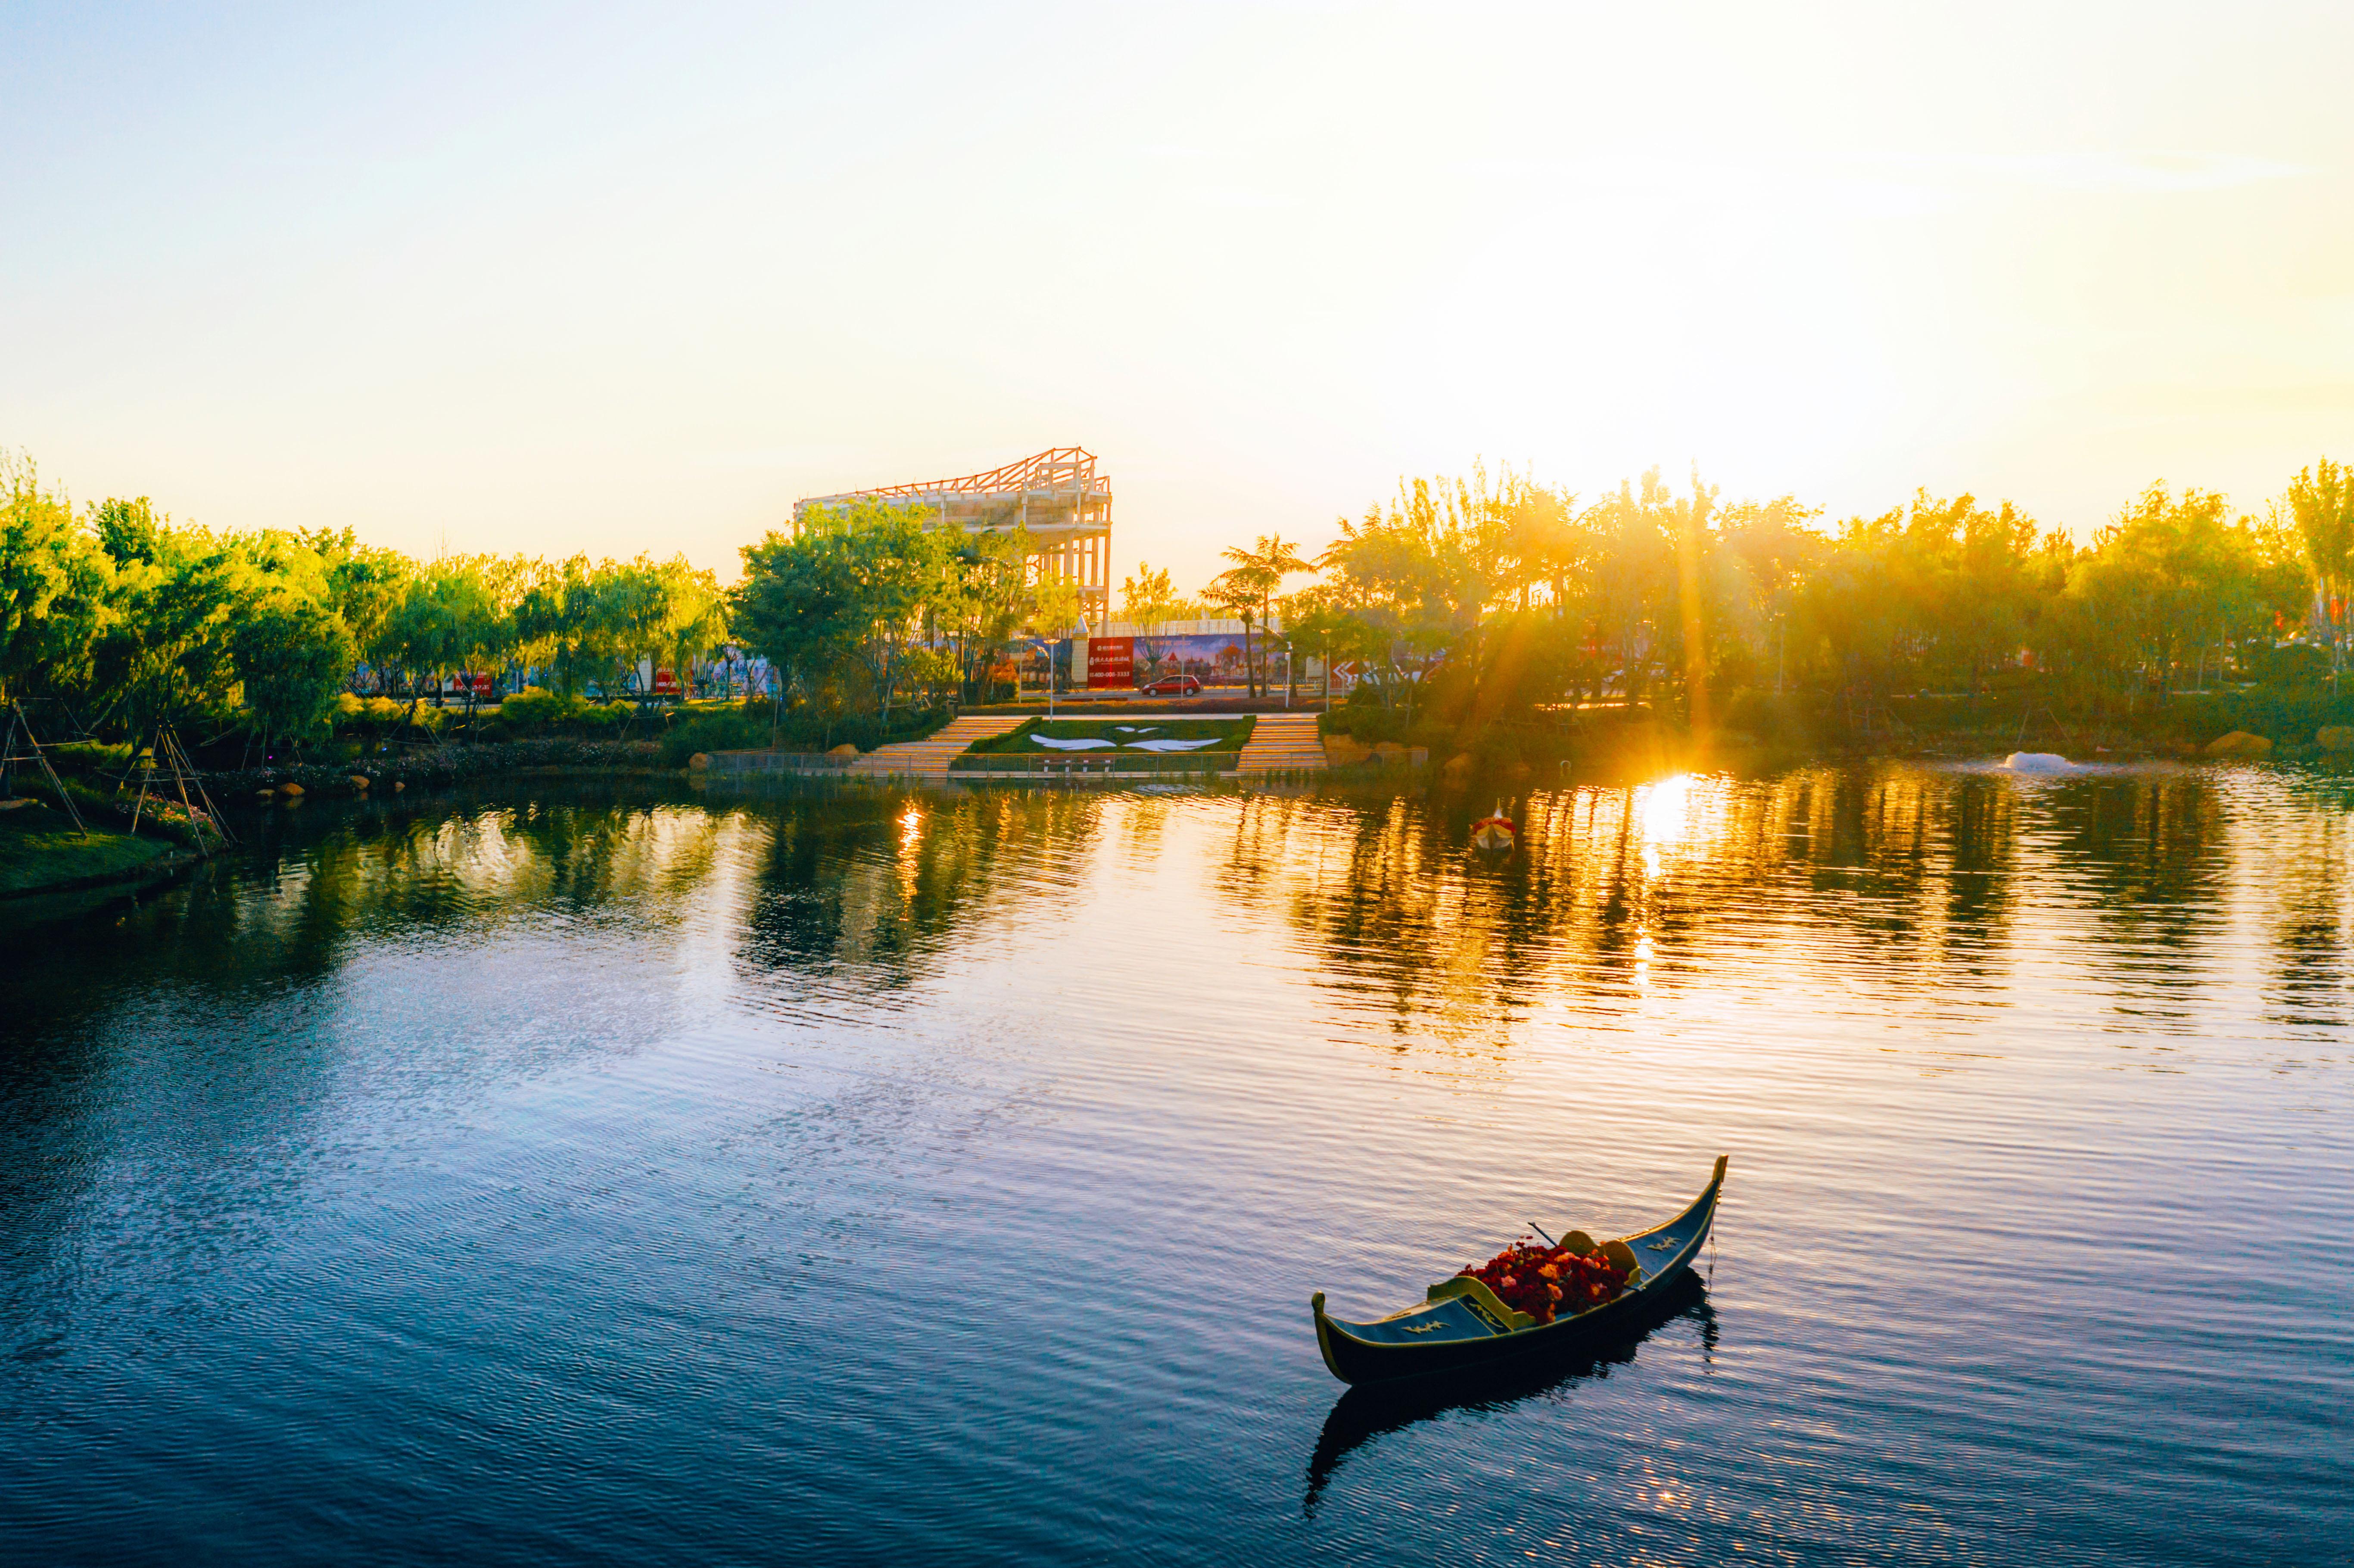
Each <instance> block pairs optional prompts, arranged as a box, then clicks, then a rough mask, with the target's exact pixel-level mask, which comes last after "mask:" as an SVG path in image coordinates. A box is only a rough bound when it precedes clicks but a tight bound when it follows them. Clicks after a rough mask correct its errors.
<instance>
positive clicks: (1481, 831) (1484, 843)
mask: <svg viewBox="0 0 2354 1568" xmlns="http://www.w3.org/2000/svg"><path fill="white" fill-rule="evenodd" d="M1519 836H1520V830H1519V829H1518V828H1516V827H1514V826H1513V825H1512V819H1511V818H1510V817H1508V816H1506V815H1504V803H1503V802H1502V801H1501V800H1499V801H1497V802H1496V810H1495V814H1494V815H1493V816H1487V817H1482V818H1480V819H1479V821H1476V822H1474V823H1472V824H1471V847H1472V848H1473V849H1475V850H1478V851H1479V852H1480V853H1482V854H1510V853H1511V850H1512V845H1513V843H1514V842H1516V841H1517V840H1518V838H1519Z"/></svg>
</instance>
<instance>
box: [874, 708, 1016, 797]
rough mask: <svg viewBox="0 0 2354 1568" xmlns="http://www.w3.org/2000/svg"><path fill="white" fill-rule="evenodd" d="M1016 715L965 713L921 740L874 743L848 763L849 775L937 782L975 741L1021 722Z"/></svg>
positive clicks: (944, 776)
mask: <svg viewBox="0 0 2354 1568" xmlns="http://www.w3.org/2000/svg"><path fill="white" fill-rule="evenodd" d="M1022 719H1023V715H1020V714H969V715H964V716H962V717H959V718H952V719H950V720H949V722H948V724H947V726H945V727H943V728H941V729H939V730H938V731H936V732H934V733H933V734H931V735H928V736H925V737H924V738H923V739H922V740H900V741H894V742H892V743H891V744H890V745H889V746H878V747H875V749H874V750H872V751H870V752H867V753H866V754H865V755H864V756H863V757H861V758H858V759H857V760H856V761H854V762H853V763H852V764H851V765H850V771H851V772H852V773H853V774H863V775H864V776H866V777H867V778H870V779H886V778H887V779H928V780H932V781H934V782H938V781H939V780H941V779H946V778H948V776H949V762H950V761H951V760H952V759H953V758H955V757H956V755H957V753H959V752H960V751H962V750H963V749H964V748H965V747H968V746H970V745H971V744H972V743H973V742H974V741H976V740H985V739H987V738H988V737H989V736H992V735H1003V734H1004V733H1005V732H1006V731H1007V730H1009V729H1012V728H1013V727H1014V726H1016V725H1018V724H1020V723H1021V722H1022Z"/></svg>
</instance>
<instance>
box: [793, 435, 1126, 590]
mask: <svg viewBox="0 0 2354 1568" xmlns="http://www.w3.org/2000/svg"><path fill="white" fill-rule="evenodd" d="M859 501H885V502H913V503H917V504H918V505H920V506H922V507H923V508H924V509H925V510H926V511H927V512H928V513H929V514H931V517H932V519H933V525H934V526H936V527H941V528H960V529H962V530H963V531H964V532H966V533H968V534H989V533H996V532H999V531H1004V532H1011V531H1013V529H1015V528H1023V529H1026V530H1028V532H1029V534H1030V537H1031V538H1032V540H1033V541H1034V544H1035V546H1036V548H1035V549H1034V552H1033V553H1032V555H1031V556H1030V570H1031V571H1032V573H1033V574H1034V577H1035V578H1036V579H1037V580H1041V581H1046V582H1058V581H1059V582H1071V583H1076V585H1077V586H1078V589H1079V599H1080V602H1081V605H1082V607H1083V609H1084V611H1085V613H1086V616H1087V623H1088V624H1089V625H1090V626H1092V627H1094V628H1095V629H1096V630H1097V633H1098V634H1100V633H1101V632H1102V630H1103V629H1104V626H1105V625H1106V623H1107V622H1108V620H1109V618H1110V615H1111V478H1110V476H1109V475H1108V474H1100V473H1097V471H1096V458H1095V454H1094V453H1093V452H1091V451H1088V450H1087V449H1086V448H1084V447H1055V448H1053V449H1052V450H1047V451H1043V452H1039V453H1037V454H1036V455H1035V456H1033V457H1026V458H1023V460H1022V461H1020V462H1010V463H1007V464H1006V465H1005V466H1004V467H1002V468H993V469H991V470H990V471H988V472H986V473H969V474H966V475H964V476H963V477H961V478H959V479H927V480H918V481H917V482H914V483H912V484H886V485H884V486H882V487H881V488H880V489H876V490H846V491H843V493H840V494H838V495H811V496H804V497H803V498H802V499H801V500H799V501H796V502H794V503H793V525H794V526H795V527H797V528H798V527H801V526H804V525H806V524H807V523H808V520H809V514H810V513H811V510H812V509H815V510H819V511H830V510H838V509H840V508H843V507H846V506H848V505H850V504H851V503H854V502H859Z"/></svg>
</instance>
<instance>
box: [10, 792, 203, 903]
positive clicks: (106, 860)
mask: <svg viewBox="0 0 2354 1568" xmlns="http://www.w3.org/2000/svg"><path fill="white" fill-rule="evenodd" d="M171 849H172V846H171V845H170V844H169V843H167V842H164V840H162V839H143V838H133V836H132V835H131V834H129V833H111V832H106V831H105V830H103V829H101V828H92V829H91V830H90V837H89V838H87V839H84V838H82V837H81V836H80V834H78V833H76V832H74V825H73V820H72V819H71V818H69V817H68V816H67V815H66V814H65V813H64V812H63V811H60V810H56V809H54V808H52V807H49V806H46V805H37V806H23V807H19V808H17V809H16V810H13V811H0V893H30V892H33V891H36V890H37V889H39V888H44V887H56V886H58V885H62V884H66V883H71V882H79V881H80V880H81V879H82V878H84V877H89V876H111V875H113V874H116V873H119V872H124V871H129V870H132V869H133V867H136V866H141V865H144V864H146V863H148V862H149V861H151V860H154V858H155V857H156V856H158V855H162V854H167V853H170V852H171Z"/></svg>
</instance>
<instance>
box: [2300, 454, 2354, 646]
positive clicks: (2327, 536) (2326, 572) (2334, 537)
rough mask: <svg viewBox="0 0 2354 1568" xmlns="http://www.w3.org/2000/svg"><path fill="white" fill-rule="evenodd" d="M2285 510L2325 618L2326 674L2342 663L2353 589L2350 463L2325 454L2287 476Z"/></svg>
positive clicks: (2353, 512)
mask: <svg viewBox="0 0 2354 1568" xmlns="http://www.w3.org/2000/svg"><path fill="white" fill-rule="evenodd" d="M2288 512H2289V516H2290V517H2291V519H2292V520H2293V521H2294V524H2295V526H2296V536H2297V539H2298V541H2299V542H2300V543H2301V544H2302V545H2303V546H2305V558H2306V564H2307V565H2308V566H2309V567H2311V568H2312V570H2313V581H2314V586H2315V587H2316V588H2318V589H2319V590H2320V593H2321V599H2322V608H2323V610H2324V612H2325V613H2327V616H2328V618H2329V626H2328V636H2329V680H2330V686H2331V689H2332V690H2333V691H2334V690H2335V689H2336V688H2337V684H2338V673H2339V672H2340V671H2342V670H2343V669H2344V668H2345V665H2346V620H2347V609H2346V601H2347V599H2348V596H2349V592H2354V469H2347V468H2341V467H2339V466H2338V464H2337V463H2334V462H2332V461H2330V460H2329V459H2327V458H2323V459H2322V460H2321V461H2319V462H2317V463H2315V464H2314V465H2313V466H2312V467H2311V468H2308V469H2301V470H2299V471H2298V472H2297V476H2296V478H2295V479H2294V480H2291V481H2290V482H2289V487H2288Z"/></svg>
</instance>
